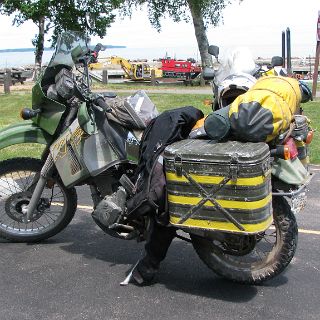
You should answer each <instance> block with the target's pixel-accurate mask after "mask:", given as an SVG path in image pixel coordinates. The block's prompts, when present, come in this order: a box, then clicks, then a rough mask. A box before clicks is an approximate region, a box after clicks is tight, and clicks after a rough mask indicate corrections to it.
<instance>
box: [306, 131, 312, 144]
mask: <svg viewBox="0 0 320 320" xmlns="http://www.w3.org/2000/svg"><path fill="white" fill-rule="evenodd" d="M313 133H314V131H313V130H310V131H309V132H308V134H307V138H306V144H310V143H311V141H312V139H313Z"/></svg>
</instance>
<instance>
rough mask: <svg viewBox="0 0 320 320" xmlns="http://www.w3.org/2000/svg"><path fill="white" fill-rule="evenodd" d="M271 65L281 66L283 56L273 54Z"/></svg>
mask: <svg viewBox="0 0 320 320" xmlns="http://www.w3.org/2000/svg"><path fill="white" fill-rule="evenodd" d="M271 66H272V67H282V66H283V58H282V57H279V56H274V57H272V58H271Z"/></svg>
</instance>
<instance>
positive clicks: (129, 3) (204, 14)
mask: <svg viewBox="0 0 320 320" xmlns="http://www.w3.org/2000/svg"><path fill="white" fill-rule="evenodd" d="M232 1H233V0H124V1H123V6H122V12H123V13H124V15H130V14H131V13H132V9H133V8H137V7H139V6H141V5H143V4H146V5H147V8H148V16H149V20H150V23H151V25H152V26H154V27H155V28H156V29H157V30H158V31H160V30H161V18H163V17H165V16H166V15H169V16H170V17H171V18H172V19H173V20H174V21H175V22H179V21H182V20H184V21H187V22H189V21H191V20H192V22H193V25H194V31H195V36H196V39H197V43H198V48H199V52H200V57H201V63H202V66H203V67H205V66H209V65H211V64H212V58H211V56H210V55H209V54H208V46H209V43H208V38H207V34H206V29H207V27H208V26H209V25H214V26H217V25H218V23H219V22H220V21H221V20H222V11H223V9H224V8H225V7H226V6H227V5H228V4H230V3H231V2H232ZM240 1H242V0H240Z"/></svg>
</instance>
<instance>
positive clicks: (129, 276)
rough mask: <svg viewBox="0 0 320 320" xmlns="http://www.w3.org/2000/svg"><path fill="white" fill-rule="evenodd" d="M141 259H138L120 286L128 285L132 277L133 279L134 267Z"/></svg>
mask: <svg viewBox="0 0 320 320" xmlns="http://www.w3.org/2000/svg"><path fill="white" fill-rule="evenodd" d="M139 261H140V260H138V261H137V263H136V264H135V265H134V266H133V268H132V269H131V271H130V272H129V274H128V275H127V277H126V278H125V279H124V280H123V281H122V282H120V286H127V285H128V284H129V283H130V281H131V279H132V274H133V271H134V269H135V268H136V267H137V265H138V263H139Z"/></svg>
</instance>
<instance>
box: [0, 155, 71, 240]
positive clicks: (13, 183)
mask: <svg viewBox="0 0 320 320" xmlns="http://www.w3.org/2000/svg"><path fill="white" fill-rule="evenodd" d="M42 166H43V162H42V161H41V160H38V159H33V158H14V159H9V160H6V161H2V162H0V237H2V238H5V239H7V240H11V241H16V242H36V241H40V240H44V239H47V238H50V237H52V236H54V235H55V234H57V233H58V232H60V231H61V230H62V229H63V228H65V227H66V226H67V225H68V224H69V222H70V221H71V219H72V218H73V216H74V213H75V211H76V207H77V194H76V191H75V189H74V188H70V189H67V188H66V187H65V186H64V185H63V184H62V182H61V181H60V179H58V178H50V179H49V180H48V181H47V184H46V186H45V188H44V190H43V192H42V194H41V197H40V200H39V203H38V205H37V207H36V210H35V212H34V213H33V214H32V216H31V218H30V220H29V221H26V219H25V217H26V207H27V206H28V204H29V202H30V199H31V196H32V192H33V190H34V188H35V185H36V183H37V181H38V178H39V175H40V171H41V169H42Z"/></svg>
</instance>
